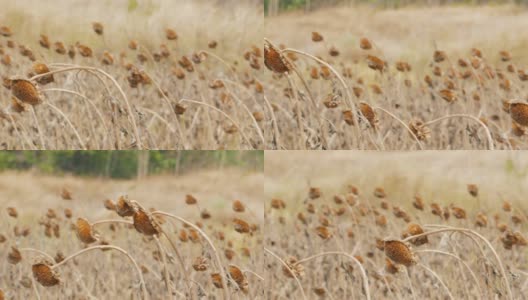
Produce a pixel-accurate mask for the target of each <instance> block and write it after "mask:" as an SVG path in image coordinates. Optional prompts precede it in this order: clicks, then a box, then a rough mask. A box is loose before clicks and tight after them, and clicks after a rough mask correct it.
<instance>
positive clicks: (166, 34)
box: [0, 0, 269, 150]
mask: <svg viewBox="0 0 528 300" xmlns="http://www.w3.org/2000/svg"><path fill="white" fill-rule="evenodd" d="M0 5H1V6H2V11H1V12H0V20H1V21H0V76H1V77H2V79H3V87H2V88H1V91H0V108H1V110H0V122H1V124H2V128H4V130H2V132H1V133H0V140H1V141H2V148H3V149H30V150H31V149H213V150H214V149H262V148H264V147H265V145H264V144H265V141H266V140H267V139H269V138H267V136H266V133H265V130H264V127H265V124H266V120H268V119H269V117H268V115H269V113H268V111H269V110H268V107H267V106H266V105H264V104H263V101H262V98H263V88H262V84H261V83H260V81H259V79H258V78H259V74H260V72H261V71H259V69H260V68H261V65H262V63H261V59H262V57H261V56H262V50H261V47H260V46H257V45H261V43H262V29H263V18H262V7H261V5H260V3H258V2H257V1H256V0H251V1H234V0H218V1H207V0H196V1H185V0H176V1H170V0H157V1H136V0H118V1H113V0H112V1H109V0H105V1H97V2H96V3H95V2H93V1H86V0H75V1H70V0H53V1H46V2H42V1H37V0H24V1H5V0H2V1H0Z"/></svg>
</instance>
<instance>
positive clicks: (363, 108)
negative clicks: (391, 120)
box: [359, 102, 379, 129]
mask: <svg viewBox="0 0 528 300" xmlns="http://www.w3.org/2000/svg"><path fill="white" fill-rule="evenodd" d="M359 111H360V112H361V114H362V115H363V116H364V117H365V118H366V119H367V121H368V122H369V124H370V126H372V128H374V129H376V127H377V125H378V122H379V120H378V118H377V116H376V113H375V112H374V109H372V107H371V106H370V105H368V104H367V103H365V102H360V103H359Z"/></svg>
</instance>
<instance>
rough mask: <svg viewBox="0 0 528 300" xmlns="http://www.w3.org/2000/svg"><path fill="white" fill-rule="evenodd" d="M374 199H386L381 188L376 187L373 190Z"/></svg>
mask: <svg viewBox="0 0 528 300" xmlns="http://www.w3.org/2000/svg"><path fill="white" fill-rule="evenodd" d="M374 197H376V198H380V199H383V198H385V197H387V194H386V193H385V190H384V189H383V188H382V187H377V188H375V189H374Z"/></svg>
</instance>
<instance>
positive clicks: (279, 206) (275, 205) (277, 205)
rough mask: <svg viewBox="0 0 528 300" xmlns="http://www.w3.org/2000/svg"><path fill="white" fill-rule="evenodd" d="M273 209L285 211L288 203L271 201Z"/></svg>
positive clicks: (275, 199) (276, 200) (280, 200)
mask: <svg viewBox="0 0 528 300" xmlns="http://www.w3.org/2000/svg"><path fill="white" fill-rule="evenodd" d="M271 207H272V208H274V209H284V208H286V203H284V201H283V200H282V199H278V198H274V199H271Z"/></svg>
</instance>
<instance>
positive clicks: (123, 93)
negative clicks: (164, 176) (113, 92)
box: [29, 66, 142, 150]
mask: <svg viewBox="0 0 528 300" xmlns="http://www.w3.org/2000/svg"><path fill="white" fill-rule="evenodd" d="M73 70H90V71H95V72H99V73H101V74H103V75H104V76H105V77H106V78H108V79H110V80H111V81H112V83H113V84H114V85H115V86H116V88H117V89H118V90H119V93H121V96H122V97H123V99H124V100H125V104H126V106H127V111H128V115H129V117H130V121H131V123H132V127H133V129H134V135H135V137H136V144H137V147H138V148H139V150H141V149H142V145H141V140H140V138H139V130H138V127H137V124H136V119H135V118H134V116H133V112H132V107H131V106H130V102H129V101H128V98H127V96H126V94H125V92H123V89H122V88H121V86H120V85H119V83H117V81H116V80H115V79H114V77H112V76H110V74H108V73H106V72H105V71H103V70H101V69H98V68H93V67H82V66H75V67H67V68H63V69H58V70H54V71H50V72H48V73H43V74H39V75H35V76H33V77H31V78H30V79H29V80H31V81H33V80H36V79H38V78H41V77H44V76H48V75H52V74H56V73H63V72H67V71H73Z"/></svg>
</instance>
